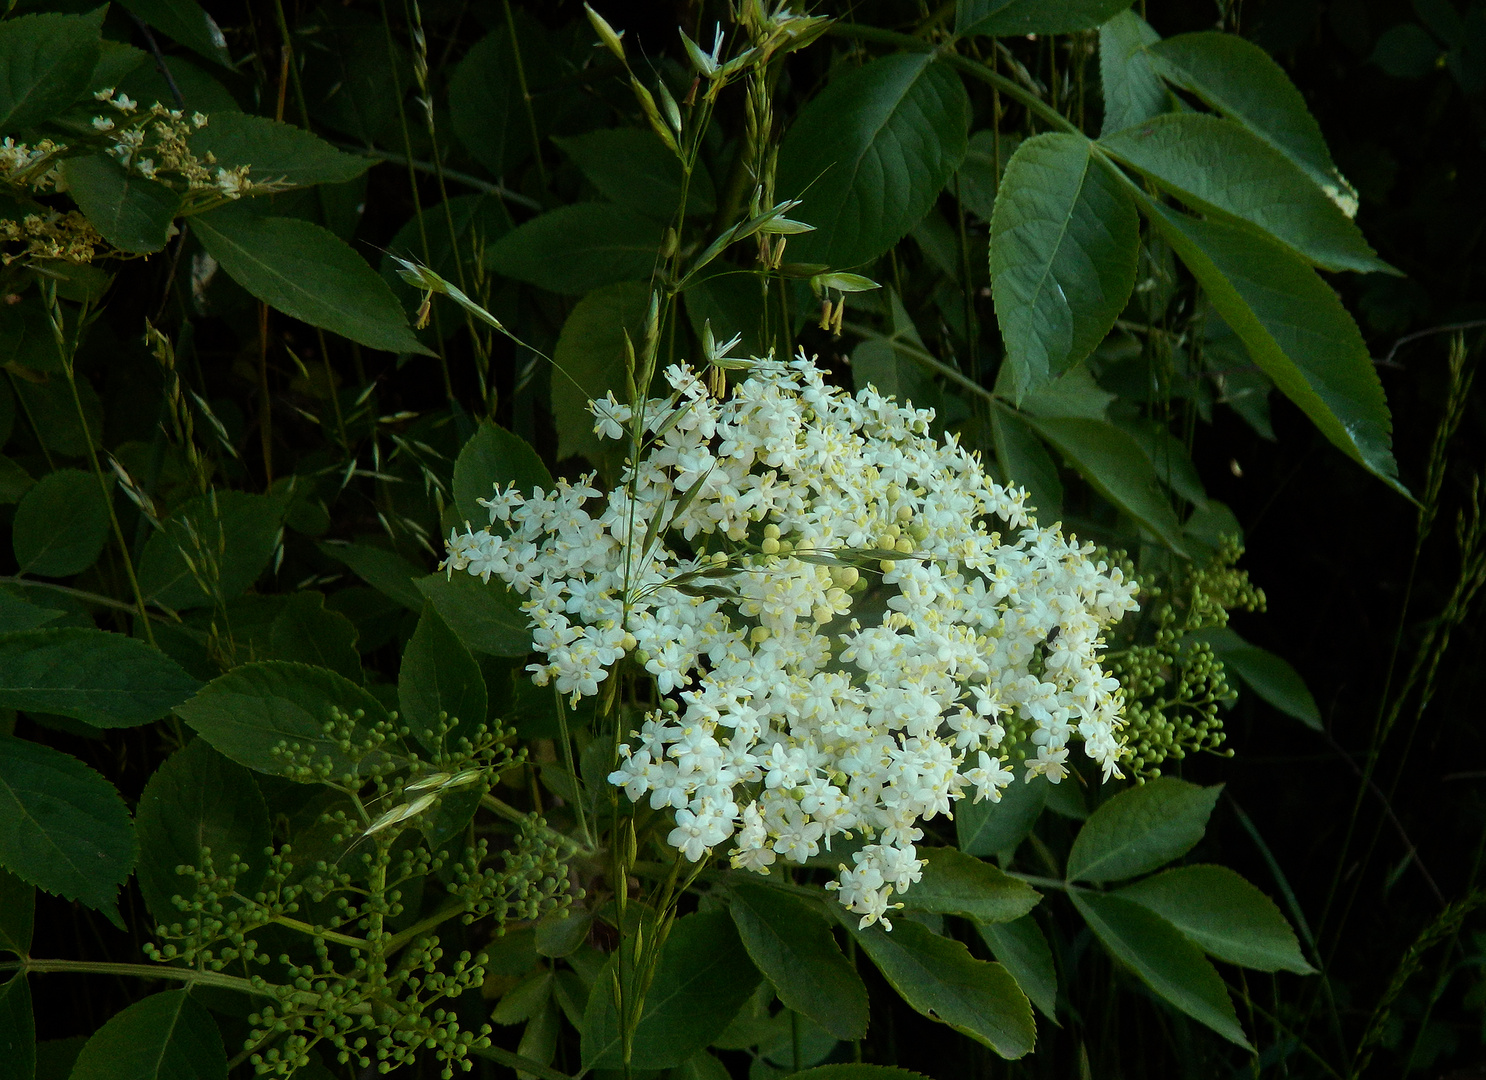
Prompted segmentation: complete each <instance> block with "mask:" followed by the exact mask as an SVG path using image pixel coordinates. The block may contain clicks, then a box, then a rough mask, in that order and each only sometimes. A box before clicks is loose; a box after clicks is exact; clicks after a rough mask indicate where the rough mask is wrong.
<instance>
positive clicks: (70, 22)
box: [0, 6, 108, 134]
mask: <svg viewBox="0 0 1486 1080" xmlns="http://www.w3.org/2000/svg"><path fill="white" fill-rule="evenodd" d="M107 10H108V9H107V6H100V7H98V8H96V9H94V10H93V11H91V12H89V13H88V14H87V15H58V14H54V13H52V12H45V13H42V14H38V15H21V16H19V17H17V18H13V19H6V20H5V21H4V22H3V23H0V131H4V132H6V133H7V134H9V133H12V132H14V133H16V134H19V133H20V132H21V131H22V130H24V129H25V128H29V127H31V126H32V125H34V124H38V123H41V122H42V121H44V120H47V119H50V118H51V117H52V116H53V115H54V114H55V113H57V112H59V111H61V110H62V109H64V108H66V107H67V106H68V105H70V104H72V102H73V101H74V100H76V99H77V98H78V97H79V96H80V95H82V94H83V93H85V92H86V91H88V90H89V89H91V87H89V86H88V76H89V75H91V74H92V72H93V66H94V65H95V64H96V63H97V62H98V55H99V52H100V49H101V46H100V44H99V36H100V32H101V30H102V29H103V16H104V14H105V13H106V12H107Z"/></svg>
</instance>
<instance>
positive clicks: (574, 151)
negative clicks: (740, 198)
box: [552, 128, 716, 223]
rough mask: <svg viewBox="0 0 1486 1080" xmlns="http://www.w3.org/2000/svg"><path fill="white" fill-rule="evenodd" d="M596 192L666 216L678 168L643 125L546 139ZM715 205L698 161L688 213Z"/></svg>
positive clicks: (676, 189) (672, 208) (674, 203)
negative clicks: (568, 159) (554, 145)
mask: <svg viewBox="0 0 1486 1080" xmlns="http://www.w3.org/2000/svg"><path fill="white" fill-rule="evenodd" d="M552 141H553V142H555V143H556V144H557V146H558V149H560V150H561V151H562V152H563V153H564V154H566V155H567V156H568V157H569V158H571V159H572V161H573V164H574V165H576V166H578V168H579V169H580V170H581V171H582V173H583V175H584V176H585V177H586V178H587V179H588V182H589V183H590V184H592V185H593V186H594V187H596V188H597V189H598V191H599V194H600V195H602V196H603V197H604V198H606V199H608V200H610V201H611V202H614V203H617V204H618V205H619V206H622V207H624V208H625V209H626V210H632V211H634V212H635V213H639V214H646V215H649V216H650V217H653V218H657V219H659V220H660V221H664V222H668V223H669V222H670V221H671V219H672V218H674V217H675V216H676V208H677V207H679V206H680V205H681V186H682V172H681V162H680V160H679V159H677V157H676V155H675V154H673V153H672V152H671V151H670V149H669V148H667V146H666V144H665V143H663V142H661V141H660V137H659V136H657V135H656V134H655V132H653V131H650V130H649V129H648V128H600V129H599V130H597V131H590V132H588V133H587V134H584V135H574V136H571V137H570V138H566V139H561V138H554V139H553V140H552ZM715 208H716V195H715V193H714V192H713V190H712V177H711V176H710V175H709V174H708V172H707V169H706V166H704V165H703V164H702V163H701V162H700V161H698V162H697V167H696V169H695V171H694V172H693V173H692V177H691V185H690V188H689V191H688V193H687V200H686V212H687V213H688V214H698V215H700V214H710V213H712V211H713V210H714V209H715Z"/></svg>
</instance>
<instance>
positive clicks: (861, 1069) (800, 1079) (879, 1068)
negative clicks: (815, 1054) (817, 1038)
mask: <svg viewBox="0 0 1486 1080" xmlns="http://www.w3.org/2000/svg"><path fill="white" fill-rule="evenodd" d="M792 1076H793V1080H929V1078H928V1077H926V1076H925V1075H924V1074H923V1073H916V1072H909V1071H908V1070H907V1069H895V1068H893V1067H891V1066H888V1065H863V1064H861V1063H860V1062H857V1063H853V1064H846V1065H817V1066H816V1067H815V1068H813V1069H806V1070H805V1071H804V1072H797V1073H793V1074H792Z"/></svg>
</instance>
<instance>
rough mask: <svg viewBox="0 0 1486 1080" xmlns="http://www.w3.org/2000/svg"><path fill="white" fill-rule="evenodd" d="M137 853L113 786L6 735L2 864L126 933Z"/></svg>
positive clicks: (1, 775)
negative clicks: (127, 889)
mask: <svg viewBox="0 0 1486 1080" xmlns="http://www.w3.org/2000/svg"><path fill="white" fill-rule="evenodd" d="M134 850H135V849H134V824H133V822H131V821H130V820H129V811H128V810H127V809H126V808H125V807H124V800H123V799H121V798H120V797H119V793H118V792H117V791H116V790H115V789H114V786H113V785H112V784H110V783H109V782H108V781H107V780H105V779H104V778H103V777H102V776H100V775H98V773H96V772H94V771H93V770H92V769H90V768H89V767H88V766H86V765H84V764H83V763H82V762H81V761H78V760H77V758H75V757H72V756H70V755H68V754H64V753H62V752H61V751H60V750H53V749H52V748H51V747H50V746H42V745H40V744H39V743H34V742H28V741H26V740H25V739H16V738H12V737H11V736H9V735H0V866H3V867H4V868H5V869H7V870H9V871H10V872H11V873H13V874H15V875H16V876H17V877H19V878H20V879H21V880H22V881H25V882H28V883H30V884H32V885H35V886H36V887H37V888H39V889H43V890H45V891H46V892H49V893H52V894H54V895H56V896H61V897H63V898H64V899H67V900H77V901H80V902H81V903H84V904H86V905H87V906H88V907H91V908H94V909H96V910H98V911H101V912H103V913H104V914H105V915H107V916H108V917H109V918H110V920H112V921H113V922H114V923H115V924H116V925H118V926H120V928H122V925H123V924H122V921H121V920H120V919H119V915H118V908H117V906H116V905H117V902H118V894H119V886H120V885H122V884H123V883H124V881H125V880H126V879H127V878H128V877H129V871H130V870H131V869H132V868H133V867H134Z"/></svg>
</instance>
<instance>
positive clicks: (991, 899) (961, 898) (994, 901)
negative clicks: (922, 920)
mask: <svg viewBox="0 0 1486 1080" xmlns="http://www.w3.org/2000/svg"><path fill="white" fill-rule="evenodd" d="M921 854H922V857H923V861H924V869H923V878H922V880H920V881H917V882H915V883H914V885H913V888H911V889H909V890H908V891H907V892H905V893H904V894H903V903H904V905H905V906H907V907H909V908H911V909H913V910H915V911H926V912H932V913H934V914H939V915H962V916H964V917H965V918H967V919H970V920H971V921H973V922H979V923H997V922H1010V921H1011V920H1012V919H1019V918H1021V917H1022V916H1023V915H1025V914H1027V912H1029V911H1031V910H1032V909H1033V908H1034V907H1036V906H1037V902H1038V901H1039V900H1041V899H1042V897H1041V895H1040V894H1039V893H1038V892H1037V890H1036V889H1034V888H1032V886H1030V885H1028V884H1027V883H1026V882H1025V881H1018V880H1017V879H1016V878H1014V877H1011V876H1009V875H1007V874H1003V873H1002V872H1001V871H1000V870H998V869H996V867H994V866H992V865H991V864H990V863H988V862H984V861H982V860H980V859H977V858H975V857H974V856H973V855H966V854H964V853H963V852H960V851H956V850H955V849H954V848H949V847H945V848H926V849H924V850H923V851H922V853H921Z"/></svg>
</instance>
